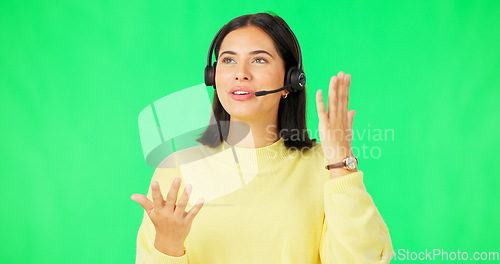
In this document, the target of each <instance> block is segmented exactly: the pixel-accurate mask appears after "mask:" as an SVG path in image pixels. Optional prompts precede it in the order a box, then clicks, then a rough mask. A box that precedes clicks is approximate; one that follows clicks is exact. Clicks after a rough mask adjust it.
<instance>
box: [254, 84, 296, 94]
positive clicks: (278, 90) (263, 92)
mask: <svg viewBox="0 0 500 264" xmlns="http://www.w3.org/2000/svg"><path fill="white" fill-rule="evenodd" d="M290 87H291V85H285V86H283V87H281V88H279V89H276V90H271V91H258V92H256V93H255V96H263V95H266V94H271V93H277V92H280V91H283V90H285V89H287V88H290Z"/></svg>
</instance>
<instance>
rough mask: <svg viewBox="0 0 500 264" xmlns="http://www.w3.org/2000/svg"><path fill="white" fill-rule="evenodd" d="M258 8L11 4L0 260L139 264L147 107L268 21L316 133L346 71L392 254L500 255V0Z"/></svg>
mask: <svg viewBox="0 0 500 264" xmlns="http://www.w3.org/2000/svg"><path fill="white" fill-rule="evenodd" d="M266 2H267V1H242V2H233V1H117V0H110V1H85V2H81V1H11V0H7V1H5V0H4V1H2V2H1V3H0V98H1V104H0V113H1V119H0V121H1V125H2V127H3V129H2V130H1V132H0V146H1V161H0V172H1V179H2V180H1V185H0V193H1V199H0V205H1V210H2V216H1V218H0V234H1V237H2V239H1V242H0V262H2V263H133V262H134V259H135V239H136V235H137V230H138V228H139V225H140V221H141V219H142V216H143V209H142V208H141V207H140V206H139V205H138V204H136V203H135V202H134V201H132V200H130V195H131V194H132V193H146V191H147V188H148V186H149V181H150V179H151V176H152V174H153V171H154V168H152V167H149V166H147V164H146V163H145V161H144V157H143V154H142V148H141V142H140V139H139V133H138V125H137V118H138V114H139V112H140V111H141V110H142V109H143V108H144V107H146V106H147V105H148V104H150V103H152V102H153V101H155V100H157V99H159V98H161V97H163V96H165V95H167V94H169V93H172V92H174V91H177V90H180V89H183V88H186V87H189V86H192V85H195V84H199V83H202V82H203V70H204V67H205V65H206V56H207V51H208V47H209V45H210V42H211V41H212V38H213V37H214V35H215V33H216V32H217V31H218V29H220V28H221V27H222V26H223V25H224V24H225V23H227V22H228V21H229V20H231V19H232V18H235V17H237V16H240V15H243V14H248V13H256V12H264V11H273V12H275V13H276V14H278V15H280V16H281V17H283V18H284V19H285V21H287V23H288V24H289V25H290V27H291V28H292V30H293V31H294V32H295V34H296V35H297V38H298V40H299V42H300V45H301V48H302V52H303V57H304V68H305V71H306V74H307V89H308V121H307V122H308V127H309V128H310V129H312V130H315V129H317V119H318V118H317V114H316V106H315V102H314V94H315V91H316V90H318V89H323V90H324V91H326V89H328V83H329V79H330V77H331V76H332V75H334V74H337V73H338V72H339V71H341V70H342V71H344V72H346V73H350V74H351V75H352V84H351V89H350V90H351V92H350V109H355V110H356V111H357V114H356V117H355V120H354V128H355V129H358V130H359V131H360V133H362V131H366V133H368V131H371V133H372V136H370V137H369V136H368V135H365V137H363V138H356V136H355V137H354V139H353V147H359V148H361V147H362V146H366V147H367V148H368V150H370V149H372V150H373V151H375V152H373V153H374V155H368V157H365V158H360V169H361V170H362V171H363V172H364V175H365V176H364V181H365V185H366V187H367V190H368V192H369V193H370V195H371V196H372V198H373V200H374V202H375V204H376V205H377V207H378V209H379V211H380V212H381V214H382V216H383V218H384V220H385V222H386V224H387V226H388V227H389V230H390V233H391V238H392V241H393V245H394V249H395V250H396V251H398V250H399V249H405V250H409V251H417V252H418V251H425V249H428V250H432V249H443V250H445V251H448V252H456V251H457V250H460V251H468V252H469V256H471V253H472V252H474V251H500V246H499V245H500V239H499V237H498V235H499V234H500V232H499V228H498V226H499V224H500V213H499V205H498V202H500V195H499V191H498V186H499V185H500V179H499V177H498V176H500V175H499V169H500V166H499V162H498V157H499V155H498V154H497V151H498V148H499V147H500V144H499V140H498V132H497V131H498V130H499V128H500V127H499V120H498V114H499V113H500V111H499V107H498V101H499V98H500V91H499V89H498V88H499V78H498V73H499V70H500V67H499V66H500V65H499V61H500V60H499V58H500V56H499V49H498V43H499V37H498V36H499V35H500V34H499V26H500V25H499V24H500V23H499V19H498V14H499V7H500V4H499V3H500V2H498V1H408V2H406V1H392V0H391V1H276V2H272V3H266ZM495 47H497V48H495ZM210 89H212V88H211V87H208V91H210V92H211V93H212V91H213V90H210ZM193 96H196V95H193ZM495 102H497V103H495ZM185 107H189V102H186V105H185ZM207 122H208V120H207ZM377 129H379V130H381V131H384V130H389V131H393V135H394V137H392V136H389V137H387V138H382V140H380V138H378V137H376V136H373V134H374V133H376V132H377V131H378V130H377ZM377 151H378V152H377ZM377 153H379V154H377ZM394 262H405V261H394ZM407 262H420V261H407ZM438 262H441V261H431V263H438ZM495 263H496V262H495Z"/></svg>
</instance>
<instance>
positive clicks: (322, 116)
mask: <svg viewBox="0 0 500 264" xmlns="http://www.w3.org/2000/svg"><path fill="white" fill-rule="evenodd" d="M316 109H317V110H318V120H319V122H320V125H321V126H322V127H323V128H324V127H325V126H326V127H328V115H327V113H326V109H325V103H324V102H323V91H322V90H321V89H320V90H318V91H317V92H316Z"/></svg>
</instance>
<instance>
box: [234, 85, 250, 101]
mask: <svg viewBox="0 0 500 264" xmlns="http://www.w3.org/2000/svg"><path fill="white" fill-rule="evenodd" d="M229 94H230V95H231V98H233V99H234V100H236V101H246V100H249V99H251V98H253V97H254V94H255V92H254V91H253V90H252V89H250V88H248V87H245V86H235V87H233V88H231V89H230V90H229Z"/></svg>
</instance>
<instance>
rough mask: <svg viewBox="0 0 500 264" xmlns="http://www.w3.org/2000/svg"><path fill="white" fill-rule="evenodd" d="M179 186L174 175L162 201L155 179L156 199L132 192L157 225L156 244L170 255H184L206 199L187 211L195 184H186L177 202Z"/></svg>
mask: <svg viewBox="0 0 500 264" xmlns="http://www.w3.org/2000/svg"><path fill="white" fill-rule="evenodd" d="M180 185H181V179H180V178H175V179H174V181H173V183H172V186H171V187H170V190H169V192H168V194H167V198H166V200H163V196H162V194H161V191H160V185H159V184H158V182H156V181H153V182H152V183H151V191H152V196H153V201H150V200H149V199H148V198H147V197H146V196H144V195H142V194H133V195H132V197H131V199H132V200H134V201H136V202H137V203H139V204H140V205H141V206H142V208H144V210H146V212H147V214H148V215H149V218H150V219H151V222H153V224H154V226H155V229H156V238H155V244H154V246H155V247H156V249H158V250H159V251H161V252H163V253H164V254H166V255H170V256H182V255H183V254H184V241H185V240H186V237H187V235H188V234H189V231H190V229H191V224H192V222H193V219H194V217H195V216H196V215H197V214H198V212H199V211H200V209H201V207H202V206H203V199H200V200H198V202H197V203H196V205H195V206H194V207H193V208H191V210H189V212H186V211H185V210H186V205H187V203H188V201H189V196H190V195H191V188H192V187H191V185H190V184H187V185H186V188H185V189H184V192H183V193H182V195H181V197H180V198H179V201H178V202H177V195H178V192H179V187H180ZM176 202H177V203H176Z"/></svg>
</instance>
